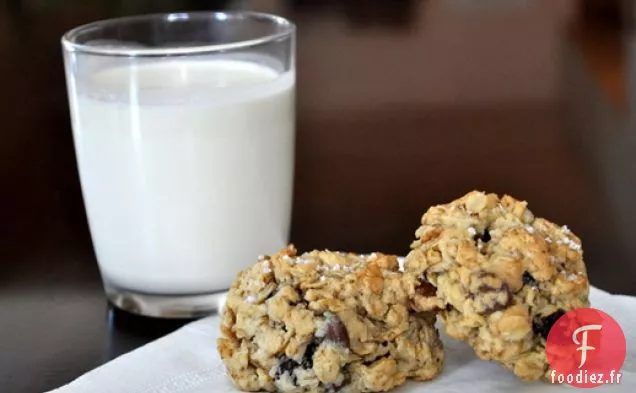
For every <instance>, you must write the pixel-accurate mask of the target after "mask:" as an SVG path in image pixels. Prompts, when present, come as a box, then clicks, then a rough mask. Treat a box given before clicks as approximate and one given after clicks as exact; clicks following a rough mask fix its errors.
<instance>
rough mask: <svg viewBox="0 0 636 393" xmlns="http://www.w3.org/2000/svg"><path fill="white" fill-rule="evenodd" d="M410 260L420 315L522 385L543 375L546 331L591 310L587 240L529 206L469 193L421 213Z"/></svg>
mask: <svg viewBox="0 0 636 393" xmlns="http://www.w3.org/2000/svg"><path fill="white" fill-rule="evenodd" d="M416 236H417V238H418V239H417V240H416V241H415V242H414V243H413V244H412V246H411V247H412V251H411V253H410V254H409V255H408V256H407V258H406V261H405V268H406V274H407V276H408V277H409V279H408V280H407V281H408V282H409V287H410V289H409V293H410V296H411V298H412V308H413V309H414V310H415V311H431V310H438V311H439V315H440V316H441V319H442V320H443V322H444V325H445V330H446V332H447V333H448V334H449V335H450V336H451V337H453V338H456V339H459V340H462V341H465V342H467V343H468V344H470V345H471V346H472V348H473V349H474V351H475V353H476V354H477V355H478V356H479V357H480V358H481V359H485V360H495V361H498V362H500V363H502V364H503V365H504V366H505V367H506V368H508V369H510V370H511V371H512V372H513V373H514V374H516V375H517V376H519V377H520V378H522V379H525V380H536V379H539V378H542V377H546V376H547V373H548V372H549V365H548V363H547V358H546V354H545V342H546V338H547V336H548V332H549V331H550V328H551V327H552V325H553V324H554V323H555V322H556V320H557V319H558V318H559V317H560V316H561V315H563V314H565V313H566V312H567V311H569V310H573V309H576V308H581V307H588V306H589V301H588V291H589V282H588V279H587V273H586V269H585V265H584V263H583V251H582V249H581V242H580V240H579V238H578V237H576V236H575V235H574V234H573V233H572V232H571V231H570V230H569V229H568V228H567V227H565V226H564V227H560V226H557V225H555V224H553V223H552V222H550V221H547V220H544V219H542V218H537V217H535V216H534V214H532V212H531V211H530V210H528V208H527V204H526V202H522V201H518V200H516V199H514V198H512V197H510V196H504V197H502V198H499V197H498V196H497V195H496V194H485V193H483V192H477V191H474V192H471V193H469V194H467V195H465V196H464V197H462V198H460V199H458V200H456V201H453V202H451V203H449V204H446V205H439V206H434V207H432V208H430V209H429V210H428V211H427V212H426V214H424V216H423V217H422V225H421V226H420V228H419V229H418V230H417V232H416Z"/></svg>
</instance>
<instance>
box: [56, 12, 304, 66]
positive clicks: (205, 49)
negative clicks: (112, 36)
mask: <svg viewBox="0 0 636 393" xmlns="http://www.w3.org/2000/svg"><path fill="white" fill-rule="evenodd" d="M201 17H208V18H210V17H211V18H212V19H215V20H221V21H223V20H226V19H231V18H240V17H243V18H249V19H259V18H260V19H265V20H267V21H269V22H271V23H272V24H273V25H276V26H280V27H283V30H282V31H279V32H275V33H272V34H267V35H263V36H262V37H257V38H252V39H249V40H241V41H236V42H229V43H224V44H204V45H193V46H186V47H166V48H116V47H108V46H96V45H91V44H81V43H78V42H77V38H78V37H79V36H80V35H81V34H82V33H84V32H86V31H87V30H91V29H100V28H103V27H106V26H108V25H113V24H122V23H130V22H139V21H150V20H154V19H162V20H166V21H168V22H172V21H176V20H189V19H193V18H201ZM295 31H296V25H295V24H294V23H293V22H291V21H290V20H289V19H286V18H283V17H282V16H278V15H274V14H268V13H264V12H254V11H191V12H172V13H154V14H145V15H133V16H122V17H118V18H111V19H103V20H98V21H95V22H91V23H87V24H84V25H80V26H77V27H75V28H73V29H71V30H69V31H67V32H66V33H64V35H63V36H62V39H61V41H62V46H63V48H64V51H66V52H79V53H87V54H92V55H103V56H125V57H152V56H171V55H197V54H206V53H214V52H220V51H226V50H232V49H240V48H249V47H253V46H257V45H262V44H266V43H269V42H272V41H276V40H279V39H282V38H286V37H290V36H291V35H293V34H294V32H295Z"/></svg>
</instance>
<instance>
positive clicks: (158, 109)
mask: <svg viewBox="0 0 636 393" xmlns="http://www.w3.org/2000/svg"><path fill="white" fill-rule="evenodd" d="M131 67H132V68H131ZM131 67H126V68H124V67H121V66H119V67H112V68H108V67H106V68H103V69H101V70H99V71H98V72H95V73H93V74H91V75H90V77H88V78H84V79H78V80H76V81H75V82H74V83H76V85H77V94H75V95H72V96H71V97H70V102H71V113H72V119H73V132H74V134H75V135H74V136H75V148H76V151H77V159H78V167H79V172H80V177H81V182H82V190H83V194H84V201H85V204H86V210H87V215H88V219H89V224H90V230H91V235H92V239H93V245H94V248H95V253H96V255H97V259H98V262H99V265H100V270H101V272H102V275H103V278H104V280H106V281H108V282H109V283H111V284H114V285H116V286H119V287H121V288H124V289H128V290H134V291H139V292H145V293H160V294H195V293H202V292H211V291H216V290H220V289H225V288H228V286H229V283H230V282H231V281H232V280H233V279H234V277H235V276H236V273H237V272H238V271H239V270H241V269H243V268H245V267H247V266H248V265H250V264H252V263H253V262H254V260H255V258H256V256H257V255H258V254H268V253H272V252H274V251H276V250H277V249H280V248H281V247H283V246H284V245H285V244H286V242H287V240H288V232H289V222H290V213H291V196H292V177H293V149H294V104H293V101H294V75H293V73H290V72H288V73H284V74H280V73H278V72H276V71H274V70H273V69H271V68H268V67H265V66H262V65H258V64H255V63H249V62H244V61H237V60H206V61H202V60H183V59H181V60H180V59H176V60H165V61H161V62H159V63H157V62H156V61H155V62H154V63H148V64H139V65H135V66H131ZM129 86H136V87H135V88H134V89H131V88H130V87H129Z"/></svg>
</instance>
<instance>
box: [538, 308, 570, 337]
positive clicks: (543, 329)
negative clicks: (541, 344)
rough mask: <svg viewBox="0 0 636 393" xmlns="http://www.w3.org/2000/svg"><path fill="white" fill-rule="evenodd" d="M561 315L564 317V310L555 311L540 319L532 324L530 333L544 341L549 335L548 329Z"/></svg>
mask: <svg viewBox="0 0 636 393" xmlns="http://www.w3.org/2000/svg"><path fill="white" fill-rule="evenodd" d="M563 315H565V311H564V310H557V311H555V312H553V313H552V314H550V315H547V316H545V317H543V318H541V319H540V320H538V321H534V322H532V331H533V332H534V334H536V335H537V336H541V337H543V338H545V339H547V338H548V334H550V329H552V326H554V324H555V323H556V321H558V320H559V318H561V317H562V316H563Z"/></svg>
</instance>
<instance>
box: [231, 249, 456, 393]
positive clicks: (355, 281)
mask: <svg viewBox="0 0 636 393" xmlns="http://www.w3.org/2000/svg"><path fill="white" fill-rule="evenodd" d="M402 276H403V274H402V273H401V272H400V271H399V266H398V261H397V258H396V257H393V256H387V255H381V254H371V255H370V256H360V255H354V254H343V253H337V252H328V251H313V252H310V253H306V254H303V255H300V256H297V255H296V250H295V249H294V248H293V247H292V246H290V247H288V248H287V249H284V250H282V251H281V252H279V253H278V254H276V255H274V256H272V257H264V258H262V259H260V260H259V261H258V262H257V263H256V265H254V266H253V267H251V268H249V269H247V270H245V271H243V272H241V273H240V274H239V276H238V278H237V279H236V280H235V281H234V283H233V285H232V288H231V289H230V291H229V294H228V297H227V302H226V305H225V308H224V310H223V313H222V321H221V338H219V340H218V350H219V353H220V355H221V358H222V359H223V361H224V363H225V365H226V368H227V371H228V374H229V376H230V378H231V379H232V380H233V382H234V384H235V385H236V386H238V387H239V388H240V389H242V390H247V391H259V390H265V391H280V392H309V391H311V392H335V391H340V392H344V393H347V392H379V391H386V390H388V389H391V388H393V387H396V386H399V385H401V384H402V383H404V381H405V379H407V378H413V379H418V380H429V379H431V378H433V377H435V376H436V375H437V374H439V373H440V371H441V368H442V362H443V349H442V343H441V341H440V340H439V336H438V332H437V330H436V329H435V327H434V321H435V317H434V315H432V314H431V313H411V314H409V311H408V304H409V298H408V295H407V286H406V284H405V282H404V281H403V280H402Z"/></svg>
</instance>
